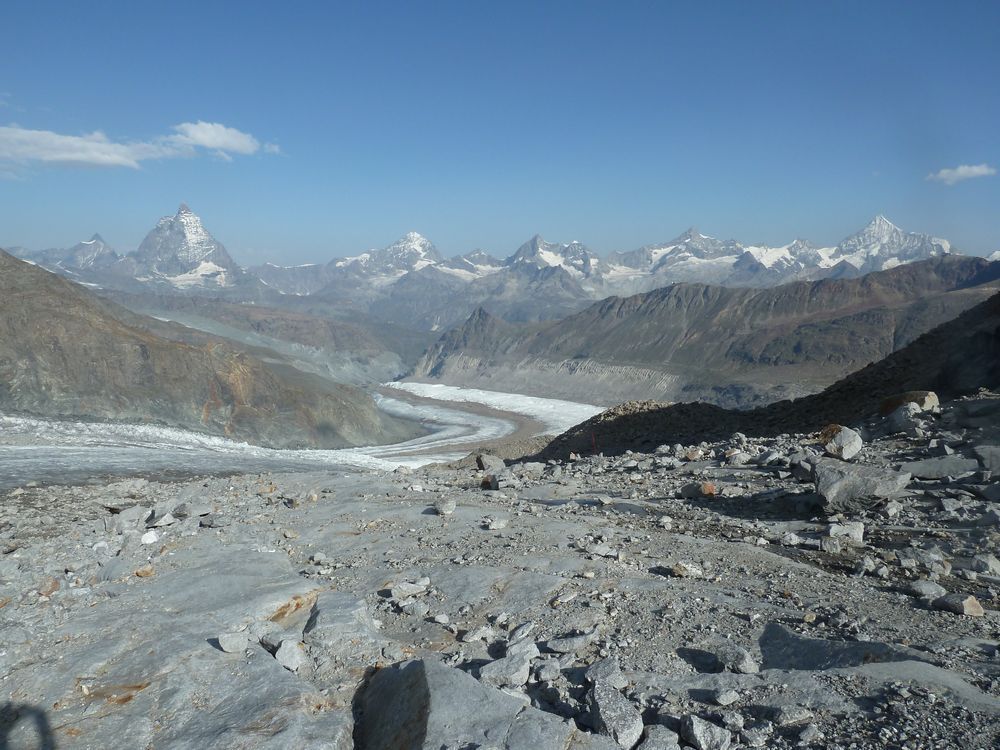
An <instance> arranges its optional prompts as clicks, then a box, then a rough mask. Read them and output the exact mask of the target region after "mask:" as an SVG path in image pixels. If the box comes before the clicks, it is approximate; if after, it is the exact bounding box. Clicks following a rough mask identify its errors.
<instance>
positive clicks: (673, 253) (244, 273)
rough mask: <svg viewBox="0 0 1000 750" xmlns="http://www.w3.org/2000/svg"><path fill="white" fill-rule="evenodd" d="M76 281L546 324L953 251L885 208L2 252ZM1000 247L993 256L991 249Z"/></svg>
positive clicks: (443, 320) (384, 314) (178, 230)
mask: <svg viewBox="0 0 1000 750" xmlns="http://www.w3.org/2000/svg"><path fill="white" fill-rule="evenodd" d="M13 252H15V254H18V255H19V256H20V257H22V258H24V259H26V260H30V261H32V262H35V263H38V264H39V265H42V266H44V267H46V268H49V269H50V270H53V271H55V272H57V273H60V274H63V275H65V276H67V277H69V278H72V279H74V280H76V281H79V282H82V283H84V284H89V285H92V286H98V287H102V288H105V289H113V290H121V291H129V292H137V291H141V290H143V289H149V288H154V289H156V291H157V292H158V293H160V294H169V293H183V294H198V295H212V296H223V297H225V298H227V299H231V300H235V301H249V300H253V301H262V302H266V303H268V304H271V305H273V306H280V307H285V308H291V309H297V310H317V309H321V310H323V311H324V312H325V313H329V312H330V311H336V310H341V311H349V312H350V313H351V314H367V315H371V316H374V317H375V318H377V319H380V320H382V321H384V322H388V323H393V324H396V325H402V326H406V327H409V328H416V329H423V330H440V329H445V328H448V327H451V326H453V325H456V324H458V323H461V321H463V320H464V319H465V318H467V317H468V315H469V314H470V313H471V312H473V311H474V310H475V309H477V308H478V307H481V306H482V307H485V308H486V309H487V310H488V311H489V312H490V313H491V314H493V315H496V316H498V317H500V318H502V319H505V320H508V321H511V322H530V321H535V320H546V319H552V318H556V317H560V316H562V315H566V314H568V313H571V312H575V311H577V310H580V309H583V308H584V307H586V305H588V304H589V303H591V302H593V301H594V300H597V299H602V298H604V297H607V296H610V295H619V296H621V295H629V294H636V293H640V292H645V291H650V290H652V289H657V288H661V287H666V286H669V285H671V284H675V283H678V282H698V283H706V284H714V285H719V286H725V287H755V288H763V287H773V286H777V285H780V284H785V283H788V282H790V281H800V280H815V279H820V278H855V277H858V276H862V275H864V274H867V273H870V272H872V271H881V270H886V269H890V268H893V267H895V266H898V265H901V264H905V263H911V262H913V261H918V260H926V259H928V258H933V257H938V256H941V255H945V254H949V253H954V252H956V251H955V250H954V249H953V248H952V247H951V245H950V243H949V242H948V241H947V240H943V239H939V238H935V237H931V236H929V235H925V234H916V233H912V232H906V231H904V230H902V229H900V228H899V227H897V226H895V225H894V224H892V223H891V222H890V221H889V220H888V219H886V218H885V217H884V216H877V217H875V218H874V219H873V220H872V221H871V222H870V223H869V224H868V226H866V227H865V228H864V229H862V230H861V231H860V232H858V233H856V234H853V235H851V236H850V237H848V238H846V239H845V240H844V241H842V242H841V243H840V244H838V245H836V246H835V247H818V246H816V245H813V244H811V243H809V242H807V241H805V240H795V241H794V242H791V243H789V244H787V245H782V246H779V247H769V246H765V245H754V244H743V243H740V242H737V241H736V240H719V239H716V238H714V237H710V236H707V235H704V234H702V233H700V232H698V231H697V230H695V229H689V230H688V231H686V232H684V233H683V234H681V235H680V236H679V237H677V238H675V239H673V240H671V241H669V242H665V243H660V244H655V245H649V246H646V247H642V248H639V249H638V250H633V251H630V252H625V253H612V254H610V255H607V256H606V257H602V256H600V255H598V254H597V253H596V252H594V251H593V250H591V249H589V248H587V247H586V246H584V245H582V244H581V243H579V242H570V243H564V244H560V243H552V242H547V241H545V240H543V239H542V238H541V237H538V236H535V237H533V238H532V239H530V240H529V241H528V242H526V243H525V244H524V245H522V246H521V247H520V248H518V249H517V250H516V251H515V252H514V253H513V254H512V255H510V256H508V257H506V258H504V259H499V258H495V257H493V256H492V255H490V254H489V253H487V252H485V251H482V250H476V251H473V252H471V253H468V254H466V255H461V256H457V257H454V258H447V259H446V258H444V257H442V255H441V253H440V252H438V250H437V249H436V248H435V247H434V245H433V243H431V242H430V241H429V240H428V239H426V238H425V237H423V236H421V235H419V234H417V233H416V232H410V233H408V234H406V235H405V236H403V237H401V238H400V239H399V240H397V241H396V242H394V243H392V244H391V245H389V246H388V247H385V248H382V249H380V250H369V251H367V252H365V253H362V254H360V255H357V256H353V257H349V258H337V259H334V260H332V261H330V262H329V263H326V264H311V265H300V266H276V265H272V264H265V265H262V266H256V267H252V268H249V269H243V268H241V267H240V266H239V265H238V264H236V263H235V262H234V261H233V259H232V258H231V257H230V256H229V254H228V252H226V249H225V247H224V246H223V245H222V244H221V243H220V242H218V241H217V240H216V239H215V238H214V237H213V236H212V235H211V234H210V233H209V232H208V231H207V230H206V229H205V228H204V225H203V224H202V221H201V219H200V218H199V217H198V216H197V215H195V214H194V213H193V212H192V211H191V210H190V209H189V208H188V207H187V206H185V205H181V207H180V208H179V209H178V211H177V213H176V214H175V215H173V216H166V217H163V218H162V219H160V220H159V222H158V223H157V225H156V227H154V228H153V230H152V231H150V233H149V234H148V235H147V236H146V238H145V239H144V240H143V242H142V243H141V244H140V246H139V247H138V248H137V249H136V250H134V251H132V252H130V253H127V254H124V255H119V254H118V253H116V252H115V251H114V250H113V249H112V248H110V247H108V245H107V244H106V243H105V242H104V241H103V240H102V239H101V237H100V235H94V236H93V237H92V238H91V239H90V240H87V241H85V242H81V243H79V244H77V245H75V246H74V247H72V248H68V249H65V250H45V251H41V252H30V251H26V250H23V249H20V248H16V249H14V250H13ZM998 255H1000V253H998Z"/></svg>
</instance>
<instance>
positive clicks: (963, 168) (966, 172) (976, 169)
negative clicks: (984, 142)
mask: <svg viewBox="0 0 1000 750" xmlns="http://www.w3.org/2000/svg"><path fill="white" fill-rule="evenodd" d="M996 173H997V171H996V169H995V168H993V167H991V166H990V165H989V164H960V165H959V166H957V167H955V168H953V169H942V170H940V171H938V172H932V173H931V174H929V175H927V179H928V180H934V181H936V182H943V183H944V184H945V185H954V184H955V183H956V182H962V181H963V180H971V179H973V178H974V177H989V176H991V175H995V174H996Z"/></svg>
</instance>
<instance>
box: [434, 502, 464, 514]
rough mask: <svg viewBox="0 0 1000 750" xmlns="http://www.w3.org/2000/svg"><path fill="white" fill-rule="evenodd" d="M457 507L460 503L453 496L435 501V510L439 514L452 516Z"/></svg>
mask: <svg viewBox="0 0 1000 750" xmlns="http://www.w3.org/2000/svg"><path fill="white" fill-rule="evenodd" d="M457 507H458V503H456V502H455V498H453V497H444V498H441V499H440V500H438V501H437V502H436V503H434V510H435V512H436V513H437V514H438V515H439V516H450V515H451V514H452V513H454V512H455V508H457Z"/></svg>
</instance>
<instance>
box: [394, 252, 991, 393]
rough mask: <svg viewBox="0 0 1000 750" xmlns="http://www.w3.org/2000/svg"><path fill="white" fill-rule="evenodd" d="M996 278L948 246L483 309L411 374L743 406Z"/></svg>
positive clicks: (810, 376) (877, 349)
mask: <svg viewBox="0 0 1000 750" xmlns="http://www.w3.org/2000/svg"><path fill="white" fill-rule="evenodd" d="M998 280H1000V263H990V262H989V261H987V260H985V259H983V258H968V257H961V256H949V257H942V258H935V259H931V260H927V261H921V262H917V263H913V264H907V265H904V266H899V267H896V268H893V269H890V270H888V271H883V272H878V273H874V274H869V275H867V276H865V277H862V278H859V279H826V280H820V281H815V282H794V283H791V284H786V285H782V286H779V287H773V288H767V289H747V288H731V287H721V286H713V285H704V284H675V285H673V286H670V287H664V288H661V289H657V290H655V291H652V292H647V293H643V294H639V295H634V296H631V297H626V298H621V297H610V298H607V299H605V300H602V301H600V302H597V303H595V304H592V305H591V306H589V307H587V308H586V309H584V310H582V311H581V312H578V313H575V314H573V315H570V316H567V317H565V318H561V319H558V320H554V321H546V322H540V323H534V324H529V325H521V326H515V325H511V324H509V323H508V322H506V321H503V320H499V319H498V318H496V317H495V316H493V315H490V314H489V313H488V312H487V311H486V310H484V309H480V310H477V311H476V312H475V313H474V314H473V315H472V316H471V317H470V318H469V319H468V321H467V322H466V323H465V324H464V325H463V326H460V327H458V328H456V329H453V330H452V331H449V332H448V333H446V334H444V335H443V336H442V337H441V339H439V341H438V342H437V343H436V344H435V345H434V346H433V347H431V349H429V350H428V352H427V353H426V354H425V355H424V357H423V358H421V360H420V362H418V364H417V366H416V367H415V369H414V372H413V376H414V377H415V378H417V379H434V380H439V381H443V382H446V383H449V384H452V385H469V386H474V387H482V388H487V389H491V388H492V389H494V390H516V391H518V392H524V393H528V394H530V395H539V396H551V397H556V398H572V397H575V398H577V399H578V400H587V401H591V402H594V403H613V402H615V401H622V400H627V399H634V398H641V399H656V400H671V401H673V400H693V399H699V400H705V401H709V402H714V403H718V404H721V405H727V406H742V407H745V406H749V405H752V404H754V403H759V402H760V401H773V400H776V399H779V398H787V397H789V396H800V395H804V394H805V393H809V392H814V391H816V390H819V389H820V388H821V387H823V386H825V385H827V384H829V383H830V382H832V381H833V380H834V379H836V378H837V377H840V376H842V375H845V374H846V373H848V372H851V371H853V370H855V369H858V368H860V367H863V366H864V365H866V364H868V363H869V362H872V361H875V360H878V359H881V358H883V357H885V356H886V355H888V354H889V353H891V352H892V351H894V350H895V349H897V348H899V347H900V346H903V345H905V344H906V343H908V342H909V341H910V340H912V339H913V338H914V337H916V336H918V335H919V334H921V333H923V332H924V331H926V330H928V329H929V328H931V327H933V326H935V325H937V324H939V323H941V322H942V321H944V320H948V319H950V318H952V317H954V316H955V315H957V314H958V313H959V312H961V311H962V310H964V309H966V308H968V307H970V306H972V305H974V304H976V303H978V302H979V301H981V300H982V299H983V298H984V297H985V296H987V295H988V294H991V293H992V290H993V289H994V288H995V287H996V286H997V285H998V283H1000V281H998Z"/></svg>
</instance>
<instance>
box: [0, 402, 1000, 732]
mask: <svg viewBox="0 0 1000 750" xmlns="http://www.w3.org/2000/svg"><path fill="white" fill-rule="evenodd" d="M915 400H916V401H918V402H919V403H913V402H912V401H911V402H908V403H904V404H903V405H902V406H901V407H900V408H899V409H897V410H896V411H895V412H893V414H892V415H890V416H889V417H888V418H885V419H878V420H875V421H872V422H869V423H867V424H865V425H860V424H859V425H855V427H857V428H858V429H857V432H855V431H853V430H848V429H833V430H829V431H827V432H826V433H825V434H823V435H816V434H813V435H781V436H778V437H775V438H767V439H759V438H747V437H745V436H743V435H739V434H737V435H734V436H732V437H731V438H729V439H727V440H724V441H719V442H716V443H712V444H701V445H664V446H660V447H658V448H657V449H656V450H655V452H653V453H649V454H625V455H622V456H618V457H615V458H604V457H602V456H588V457H576V456H574V457H571V458H570V459H569V460H566V461H554V460H553V461H549V462H547V463H538V462H521V463H514V464H511V465H509V466H505V465H504V464H503V462H502V461H499V459H495V458H492V457H490V456H484V457H482V459H481V460H480V463H481V468H478V469H474V468H469V467H468V466H466V465H462V464H460V465H456V466H452V467H442V466H436V467H426V468H423V469H419V470H397V471H395V472H390V473H384V472H382V473H376V472H371V473H350V474H343V473H338V474H331V473H311V474H261V475H239V476H232V477H209V478H204V479H200V480H197V481H185V482H178V483H157V482H148V481H146V480H141V479H138V480H129V481H122V482H118V483H115V484H110V485H106V486H104V487H92V486H76V487H73V486H49V487H25V488H20V489H17V490H14V491H10V492H7V493H6V494H5V495H4V496H3V498H2V506H0V685H2V691H3V694H2V697H0V748H209V747H212V748H215V747H219V748H258V747H268V748H351V747H357V748H367V749H369V750H376V749H377V750H382V749H383V748H411V747H416V748H428V749H430V748H434V750H439V749H440V748H452V749H454V750H457V749H458V748H511V749H513V748H526V749H527V748H615V747H621V748H634V747H638V748H642V750H661V749H666V748H677V747H693V748H696V749H697V750H726V748H730V747H740V746H743V747H776V748H782V747H787V748H791V747H817V748H819V747H822V748H859V749H860V748H914V749H915V748H984V749H985V748H993V747H997V746H998V744H1000V644H998V641H1000V613H998V611H997V610H998V608H1000V560H998V559H997V557H996V555H997V552H998V546H1000V483H998V482H997V481H996V477H997V476H998V475H1000V447H997V446H998V445H1000V434H998V432H997V424H998V422H1000V398H998V397H997V396H996V395H995V394H990V393H981V394H980V395H978V396H977V397H974V398H969V399H966V400H963V401H956V402H953V403H950V404H946V405H944V406H943V407H941V408H938V407H936V406H934V404H933V402H932V401H931V400H929V399H920V398H917V399H915Z"/></svg>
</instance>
